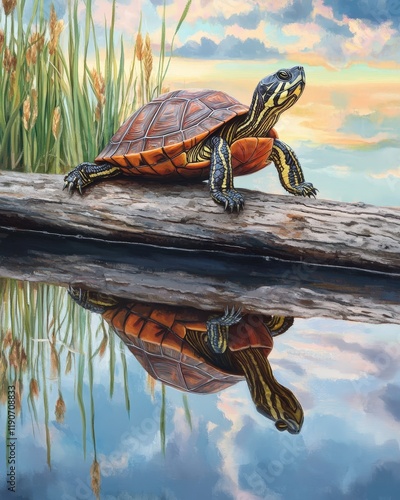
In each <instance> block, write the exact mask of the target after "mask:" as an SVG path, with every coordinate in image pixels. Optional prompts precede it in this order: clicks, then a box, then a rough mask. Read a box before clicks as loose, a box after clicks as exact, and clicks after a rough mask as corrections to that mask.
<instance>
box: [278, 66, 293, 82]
mask: <svg viewBox="0 0 400 500" xmlns="http://www.w3.org/2000/svg"><path fill="white" fill-rule="evenodd" d="M290 77H291V74H290V73H289V71H286V70H285V69H281V70H280V71H278V78H280V79H281V80H285V81H286V80H289V79H290Z"/></svg>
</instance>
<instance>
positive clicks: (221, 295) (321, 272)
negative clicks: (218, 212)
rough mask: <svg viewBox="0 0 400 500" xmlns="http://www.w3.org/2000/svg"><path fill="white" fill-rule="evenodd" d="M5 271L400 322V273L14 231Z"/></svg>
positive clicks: (214, 301) (208, 303) (140, 295)
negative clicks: (399, 274)
mask: <svg viewBox="0 0 400 500" xmlns="http://www.w3.org/2000/svg"><path fill="white" fill-rule="evenodd" d="M0 276H1V277H7V278H16V279H19V280H27V281H33V282H45V283H52V284H56V285H61V286H68V285H74V286H78V287H84V288H89V289H91V290H95V291H99V292H102V293H105V294H107V295H114V296H117V297H120V298H127V299H130V300H135V301H140V302H145V303H162V304H169V305H179V306H190V307H195V308H197V309H205V310H210V311H219V312H222V311H223V310H224V309H225V307H226V306H228V305H229V306H235V307H240V308H242V310H243V311H246V312H249V313H261V314H280V315H284V316H294V317H300V318H310V317H315V316H318V317H324V318H333V319H344V320H351V321H360V322H364V323H395V324H400V279H399V276H398V275H394V274H385V273H378V272H370V271H364V270H359V269H348V268H335V267H329V266H319V265H315V264H304V263H294V262H289V261H281V260H277V259H274V258H267V257H262V256H248V255H241V254H227V253H219V252H210V251H204V250H197V251H195V250H178V249H166V248H159V247H155V246H149V245H141V244H127V243H116V242H105V241H102V240H95V239H87V238H82V237H79V238H78V237H77V236H64V237H60V236H54V235H47V236H44V235H42V234H40V233H37V232H35V231H33V232H29V231H10V230H9V231H3V232H0Z"/></svg>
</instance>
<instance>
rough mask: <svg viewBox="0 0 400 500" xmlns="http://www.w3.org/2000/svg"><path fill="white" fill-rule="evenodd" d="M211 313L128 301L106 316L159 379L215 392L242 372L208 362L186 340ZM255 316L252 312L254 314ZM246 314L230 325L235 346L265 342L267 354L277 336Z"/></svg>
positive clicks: (180, 386) (188, 388) (231, 342)
mask: <svg viewBox="0 0 400 500" xmlns="http://www.w3.org/2000/svg"><path fill="white" fill-rule="evenodd" d="M209 316H210V314H209V313H207V312H206V311H199V310H196V309H190V308H179V307H167V306H156V307H155V306H154V305H144V304H138V303H129V304H125V305H119V306H118V307H116V308H112V309H108V310H107V311H106V312H105V313H104V314H103V317H104V319H105V320H106V321H107V322H108V323H110V324H111V326H112V327H113V329H114V330H115V331H116V333H117V334H118V336H119V337H120V338H121V339H122V340H123V342H124V343H125V344H126V345H127V346H128V348H129V350H130V351H131V352H132V353H133V354H134V355H135V357H136V358H137V359H138V361H139V362H140V364H141V365H142V366H143V368H144V369H145V370H146V371H147V372H148V373H149V374H150V375H151V376H152V377H153V378H155V379H157V380H160V381H161V382H163V383H165V384H167V385H170V386H172V387H175V388H177V389H180V390H183V391H189V392H197V393H214V392H218V391H220V390H222V389H225V388H227V387H229V386H231V385H233V384H236V383H237V382H239V381H240V380H243V379H244V374H243V373H242V372H239V371H233V370H232V369H230V370H228V369H226V368H224V367H222V366H220V364H219V361H218V359H219V356H220V355H215V358H213V362H212V363H211V362H210V361H209V360H208V361H207V360H206V359H205V358H204V357H203V356H202V355H201V354H199V353H198V352H196V351H195V350H194V349H193V348H192V347H191V345H190V344H189V343H188V342H187V341H186V340H185V337H186V334H187V330H194V331H196V332H199V335H201V333H200V332H206V331H207V327H206V321H207V319H208V318H209ZM252 316H253V315H252ZM250 323H251V321H249V318H248V317H247V316H244V317H243V318H242V319H241V321H240V322H239V323H238V324H237V325H234V326H231V327H230V330H229V348H230V349H231V350H239V349H245V348H247V347H249V346H251V347H263V348H264V349H263V352H264V353H265V355H266V356H268V354H269V352H270V351H271V349H272V345H273V341H272V337H271V335H270V334H269V332H268V330H267V329H266V328H265V327H262V322H261V321H260V324H258V325H256V326H252V325H251V324H250Z"/></svg>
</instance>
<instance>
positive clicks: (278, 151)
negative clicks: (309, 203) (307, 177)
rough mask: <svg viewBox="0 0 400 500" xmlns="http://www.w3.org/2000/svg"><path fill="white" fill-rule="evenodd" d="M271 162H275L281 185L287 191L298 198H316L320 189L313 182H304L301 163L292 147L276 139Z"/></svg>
mask: <svg viewBox="0 0 400 500" xmlns="http://www.w3.org/2000/svg"><path fill="white" fill-rule="evenodd" d="M270 160H272V161H273V162H274V164H275V167H276V169H277V170H278V173H279V179H280V181H281V184H282V186H283V187H284V188H285V189H286V191H288V192H289V193H292V194H294V195H297V196H308V197H311V196H312V197H314V198H315V196H316V194H317V191H318V189H316V188H315V187H314V186H313V185H312V184H311V182H305V181H304V175H303V171H302V169H301V166H300V162H299V160H298V158H297V156H296V154H295V152H294V151H293V149H292V148H291V147H290V146H288V145H287V144H285V143H284V142H282V141H280V140H279V139H275V140H274V145H273V148H272V151H271V155H270Z"/></svg>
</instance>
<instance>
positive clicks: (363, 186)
mask: <svg viewBox="0 0 400 500" xmlns="http://www.w3.org/2000/svg"><path fill="white" fill-rule="evenodd" d="M162 4H163V1H162V0H142V1H137V0H123V1H118V2H117V5H116V28H117V30H118V32H119V33H120V34H121V35H122V37H123V39H124V41H125V44H126V47H127V52H126V53H127V54H129V47H131V48H132V53H133V43H134V39H135V36H136V33H137V29H138V25H139V20H140V16H141V15H142V30H143V33H146V32H148V33H149V35H150V38H151V40H152V46H153V50H154V53H155V55H156V54H157V51H158V49H159V45H160V43H159V40H160V37H161V19H162V15H163V5H162ZM185 5H186V2H185V0H174V1H172V0H167V1H166V9H165V16H166V38H167V40H169V41H171V40H172V38H173V36H174V32H175V30H176V27H177V25H178V22H179V19H180V17H181V14H182V12H183V10H184V7H185ZM56 8H57V10H58V12H59V15H60V16H61V15H62V14H63V13H64V12H65V3H64V2H56ZM81 14H82V15H83V14H84V11H83V7H81ZM93 16H94V20H95V25H96V29H98V30H99V33H100V39H101V30H102V27H103V26H104V22H105V21H107V20H109V19H110V16H111V1H110V0H94V1H93ZM399 27H400V2H399V1H398V0H377V1H373V0H357V1H351V2H347V1H345V0H339V1H333V0H282V1H280V2H276V1H272V0H266V1H262V2H261V1H256V0H245V1H243V0H213V1H211V0H193V1H192V3H191V5H190V8H189V10H188V14H187V17H186V19H185V21H184V22H183V24H182V25H181V26H180V29H179V32H178V33H177V35H176V38H175V41H174V54H175V57H174V58H173V60H172V63H171V66H170V68H169V71H168V74H167V77H166V80H165V83H164V86H165V87H166V88H168V89H170V90H175V89H181V88H211V89H217V90H223V91H225V92H227V93H228V94H230V95H232V96H234V97H235V98H237V99H238V100H239V101H241V102H243V103H245V104H249V103H250V101H251V97H252V94H253V91H254V88H255V86H256V84H257V83H258V81H259V80H260V79H261V78H263V77H264V76H266V75H268V74H270V73H273V72H275V71H277V70H278V69H280V68H285V67H286V68H287V67H289V68H290V67H292V66H294V65H299V64H301V65H303V66H304V68H305V72H306V78H307V85H306V89H305V91H304V93H303V95H302V97H301V99H300V100H299V101H298V102H297V103H296V104H295V106H293V107H292V108H291V109H290V110H288V111H286V112H285V113H284V114H283V115H282V117H281V118H280V121H279V122H278V124H277V125H276V128H277V130H278V132H279V135H280V138H281V139H282V140H284V141H285V142H287V143H288V144H289V145H290V146H292V147H293V148H294V150H295V152H296V153H297V156H298V157H299V159H300V162H301V164H302V165H303V170H304V171H305V178H306V180H307V181H309V182H312V183H313V184H314V185H315V186H316V187H317V188H318V189H319V197H321V198H325V199H334V200H339V201H350V202H353V201H362V202H365V203H372V204H383V205H390V206H396V205H398V203H399V196H398V192H399V188H400V165H399V157H400V154H399V153H400V152H399V147H400V142H399V136H398V130H399V129H400V33H399ZM236 185H237V186H238V187H246V188H252V189H254V188H256V189H259V190H262V191H266V192H273V193H284V191H283V189H282V187H281V186H280V184H279V181H278V178H277V175H276V172H275V170H274V169H273V167H272V168H268V169H265V170H262V171H261V172H258V173H257V174H253V175H251V176H246V177H242V178H240V179H238V180H237V181H236Z"/></svg>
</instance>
